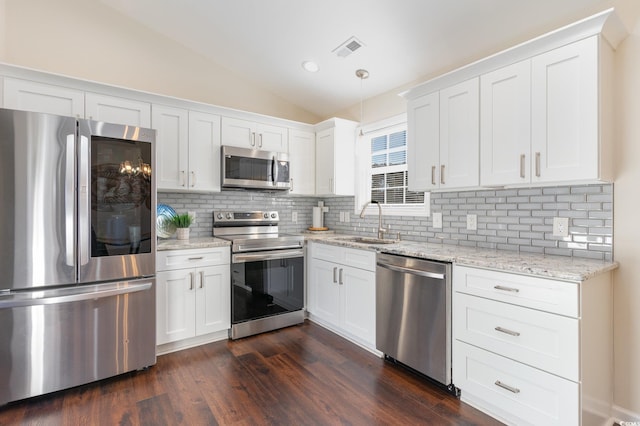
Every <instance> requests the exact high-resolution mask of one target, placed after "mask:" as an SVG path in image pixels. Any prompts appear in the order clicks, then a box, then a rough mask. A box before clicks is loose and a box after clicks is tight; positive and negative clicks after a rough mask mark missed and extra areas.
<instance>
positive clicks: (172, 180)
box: [152, 104, 220, 192]
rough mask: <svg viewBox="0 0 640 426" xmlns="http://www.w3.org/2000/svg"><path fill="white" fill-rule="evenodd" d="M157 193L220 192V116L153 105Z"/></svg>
mask: <svg viewBox="0 0 640 426" xmlns="http://www.w3.org/2000/svg"><path fill="white" fill-rule="evenodd" d="M152 126H153V128H154V129H156V130H157V150H156V153H157V155H156V164H157V167H156V169H157V176H158V178H157V186H158V189H159V190H178V191H184V190H188V191H208V192H213V191H219V190H220V172H219V170H220V168H219V164H220V116H218V115H213V114H207V113H203V112H197V111H188V110H186V109H182V108H174V107H168V106H164V105H155V104H154V105H153V114H152Z"/></svg>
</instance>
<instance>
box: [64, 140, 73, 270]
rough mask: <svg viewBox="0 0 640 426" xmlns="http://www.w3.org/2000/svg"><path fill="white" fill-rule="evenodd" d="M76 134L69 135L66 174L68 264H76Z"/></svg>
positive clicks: (66, 255)
mask: <svg viewBox="0 0 640 426" xmlns="http://www.w3.org/2000/svg"><path fill="white" fill-rule="evenodd" d="M75 141H76V135H67V146H66V153H65V174H64V232H65V262H66V264H67V265H68V266H74V265H75V264H76V259H75V257H76V252H75V246H76V242H75V176H76V173H75V155H76V144H75Z"/></svg>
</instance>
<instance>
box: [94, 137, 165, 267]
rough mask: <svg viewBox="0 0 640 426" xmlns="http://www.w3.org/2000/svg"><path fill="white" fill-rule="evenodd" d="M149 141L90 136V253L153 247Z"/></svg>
mask: <svg viewBox="0 0 640 426" xmlns="http://www.w3.org/2000/svg"><path fill="white" fill-rule="evenodd" d="M151 172H152V170H151V144H150V143H147V142H139V141H129V140H122V139H112V138H105V137H99V136H92V137H91V165H90V175H91V256H92V257H101V256H121V255H126V254H136V253H151V226H153V225H155V224H152V223H151V219H152V217H153V215H152V210H151V206H152V205H153V202H152V197H153V194H152V191H151Z"/></svg>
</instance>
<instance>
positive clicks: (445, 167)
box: [440, 77, 480, 188]
mask: <svg viewBox="0 0 640 426" xmlns="http://www.w3.org/2000/svg"><path fill="white" fill-rule="evenodd" d="M479 125H480V105H479V89H478V78H477V77H476V78H473V79H471V80H467V81H464V82H462V83H459V84H456V85H455V86H452V87H448V88H446V89H444V90H441V91H440V188H464V187H471V186H478V184H479V181H480V175H479V169H480V143H479V132H480V128H479Z"/></svg>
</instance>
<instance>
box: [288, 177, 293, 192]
mask: <svg viewBox="0 0 640 426" xmlns="http://www.w3.org/2000/svg"><path fill="white" fill-rule="evenodd" d="M289 191H293V178H289Z"/></svg>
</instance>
